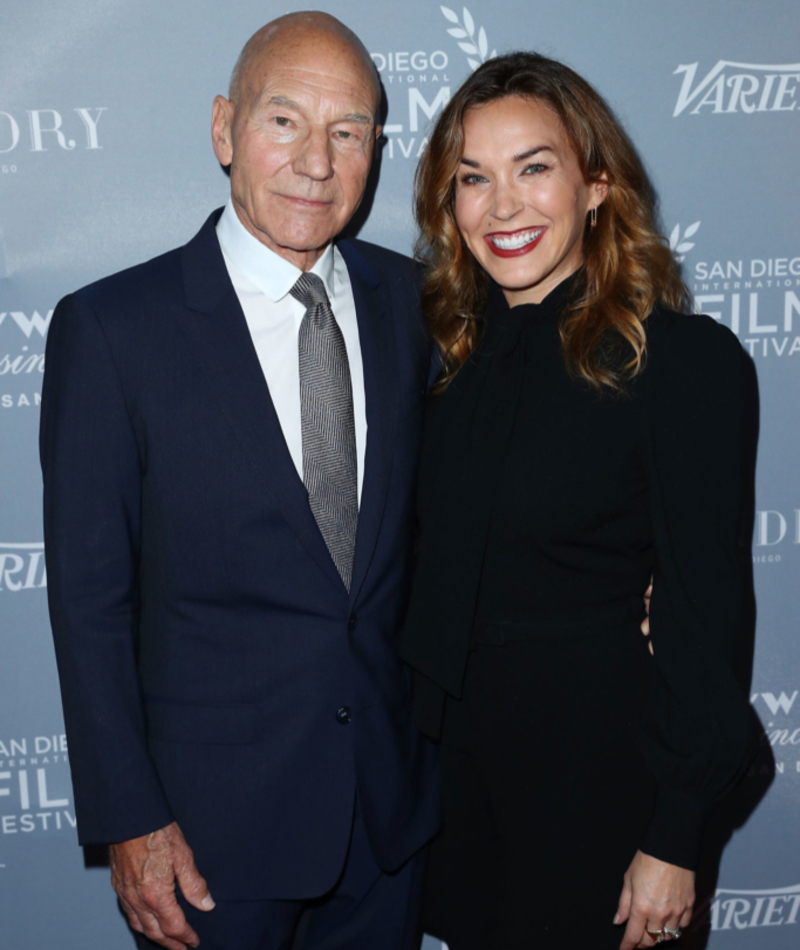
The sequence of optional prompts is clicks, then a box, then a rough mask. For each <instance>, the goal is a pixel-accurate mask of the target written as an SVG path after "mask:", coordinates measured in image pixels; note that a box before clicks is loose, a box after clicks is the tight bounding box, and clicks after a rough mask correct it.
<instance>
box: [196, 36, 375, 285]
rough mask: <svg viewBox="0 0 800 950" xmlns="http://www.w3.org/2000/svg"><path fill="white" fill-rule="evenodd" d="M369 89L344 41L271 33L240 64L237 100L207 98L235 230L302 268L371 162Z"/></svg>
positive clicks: (354, 199) (364, 69) (342, 215)
mask: <svg viewBox="0 0 800 950" xmlns="http://www.w3.org/2000/svg"><path fill="white" fill-rule="evenodd" d="M375 98H376V88H375V85H374V83H373V82H372V79H371V76H370V73H369V70H368V66H367V64H365V63H364V61H363V59H362V58H361V57H360V56H359V55H358V53H357V52H355V51H354V50H352V49H351V48H350V47H349V46H348V45H347V44H345V43H342V42H341V41H340V40H338V39H336V38H332V37H327V36H325V35H324V34H323V35H320V34H312V36H311V37H305V38H304V37H302V36H291V35H290V36H289V37H286V38H285V40H284V41H281V40H280V38H276V39H275V40H273V41H272V43H271V44H270V46H269V48H268V50H266V51H264V52H262V53H260V54H258V55H257V56H256V57H255V58H254V59H253V60H251V62H250V63H249V64H248V66H247V68H246V69H245V74H244V76H243V79H242V84H241V92H240V94H239V95H238V101H236V102H230V101H229V100H227V99H224V98H223V97H221V96H218V97H217V99H216V100H215V102H214V117H213V125H212V135H213V140H214V151H215V152H216V155H217V158H218V159H219V160H220V162H221V163H222V164H223V165H228V164H230V165H231V197H232V199H233V203H234V205H235V207H236V210H237V212H238V215H239V218H240V219H241V221H242V223H243V224H244V226H245V227H246V228H247V230H248V231H250V233H251V234H253V235H254V236H255V237H256V238H258V240H259V241H261V242H262V243H263V244H265V245H266V246H267V247H269V248H271V249H272V250H273V251H275V252H277V253H278V254H280V255H281V256H282V257H284V258H286V260H288V261H291V262H292V263H293V264H295V265H297V266H298V267H300V268H301V269H303V270H308V269H309V268H311V267H313V265H314V263H315V262H316V261H317V260H318V259H319V257H320V255H321V254H322V252H323V251H324V250H325V247H326V246H327V245H328V244H329V243H330V242H331V240H332V239H333V238H334V237H335V236H336V235H337V234H338V233H339V232H340V231H341V230H342V229H343V228H344V226H345V225H346V224H347V222H348V221H349V220H350V218H351V217H352V216H353V213H354V212H355V210H356V208H357V207H358V205H359V203H360V202H361V198H362V197H363V194H364V188H365V186H366V181H367V175H368V173H369V168H370V164H371V162H372V153H373V148H374V145H375V139H376V135H377V134H378V133H379V131H380V130H379V129H376V127H375V122H374V116H375V111H376V106H377V103H376V101H375Z"/></svg>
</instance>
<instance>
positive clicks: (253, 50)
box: [228, 10, 381, 116]
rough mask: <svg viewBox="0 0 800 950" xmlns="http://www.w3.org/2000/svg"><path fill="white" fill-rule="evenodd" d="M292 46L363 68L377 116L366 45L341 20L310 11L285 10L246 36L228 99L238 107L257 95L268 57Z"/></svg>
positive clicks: (374, 80)
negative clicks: (335, 54) (332, 56)
mask: <svg viewBox="0 0 800 950" xmlns="http://www.w3.org/2000/svg"><path fill="white" fill-rule="evenodd" d="M292 49H299V50H303V51H308V50H310V49H320V50H322V51H325V52H327V53H338V54H339V56H341V58H342V59H343V60H344V61H349V65H351V66H355V68H356V69H357V70H359V71H362V70H363V75H364V78H365V80H366V81H367V82H368V83H369V84H370V85H371V86H372V88H373V89H374V98H375V108H374V111H373V115H374V116H377V112H378V107H379V105H380V100H381V87H380V80H379V79H378V71H377V69H376V68H375V63H374V62H373V61H372V57H371V56H370V55H369V52H368V51H367V48H366V46H364V44H363V43H362V42H361V40H360V39H359V38H358V37H357V36H356V34H355V33H354V32H353V31H352V30H351V29H350V28H349V27H347V26H345V25H344V23H342V22H341V20H337V19H336V17H334V16H331V15H330V14H329V13H321V12H319V11H314V10H310V11H303V12H299V13H287V14H286V16H282V17H279V18H278V19H277V20H272V22H271V23H267V24H266V26H262V27H261V29H260V30H258V31H257V32H256V33H254V34H253V35H252V36H251V37H250V39H249V40H248V41H247V43H246V44H245V46H244V49H243V50H242V52H241V53H240V54H239V58H238V59H237V61H236V65H235V66H234V67H233V73H232V74H231V82H230V87H229V91H228V97H229V98H230V100H231V101H232V102H234V103H235V104H236V105H237V106H238V105H239V104H240V103H243V102H244V101H245V100H249V99H251V98H253V97H257V96H258V95H259V93H260V91H261V84H262V80H263V75H264V72H265V71H266V70H268V69H269V62H270V58H271V57H274V55H275V54H278V55H280V56H285V55H287V54H290V53H291V50H292Z"/></svg>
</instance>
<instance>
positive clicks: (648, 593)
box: [641, 577, 653, 655]
mask: <svg viewBox="0 0 800 950" xmlns="http://www.w3.org/2000/svg"><path fill="white" fill-rule="evenodd" d="M652 596H653V578H652V577H651V578H650V584H649V585H648V587H647V590H646V591H645V592H644V609H645V610H646V611H647V616H646V617H645V618H644V620H643V621H642V626H641V630H642V633H643V634H644V635H645V636H646V637H649V636H650V598H651V597H652ZM647 646H648V649H649V650H650V653H651V655H652V653H653V641H652V640H649V641H648V643H647Z"/></svg>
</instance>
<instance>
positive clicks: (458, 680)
mask: <svg viewBox="0 0 800 950" xmlns="http://www.w3.org/2000/svg"><path fill="white" fill-rule="evenodd" d="M573 282H574V278H570V279H568V280H567V281H565V282H564V283H562V284H561V285H560V286H559V287H557V288H556V289H555V290H554V291H553V292H552V293H551V294H550V295H549V296H548V297H547V298H545V300H544V301H542V303H540V304H538V305H537V304H525V305H521V306H517V307H514V308H511V309H509V307H508V305H507V304H506V303H505V300H504V298H503V296H502V294H501V293H500V292H499V290H498V289H497V288H494V291H493V295H492V298H491V302H490V305H489V312H488V316H487V321H486V330H485V333H484V336H483V339H482V341H481V344H480V345H479V346H478V348H477V349H476V351H475V353H473V355H472V357H471V358H470V359H469V360H468V361H467V363H466V364H465V365H464V366H463V367H462V369H461V370H460V371H459V373H458V375H457V376H456V377H455V379H454V380H453V381H452V382H451V383H450V385H449V386H448V388H447V389H446V390H445V392H444V393H443V394H442V395H439V396H434V397H433V398H432V399H431V401H430V403H429V407H428V411H427V415H426V421H425V428H424V436H423V448H422V458H421V465H420V474H419V485H418V517H419V529H420V540H419V550H418V561H417V570H416V574H415V579H414V586H413V592H412V597H411V603H410V607H409V613H408V616H407V621H406V624H405V629H404V632H403V640H402V650H401V653H402V656H403V657H404V659H406V660H407V662H408V663H409V664H410V665H411V666H412V667H413V668H414V669H415V671H417V675H416V677H415V709H416V716H417V721H418V724H419V725H420V728H422V730H423V731H424V732H426V733H428V734H429V735H431V736H433V737H434V738H438V735H439V731H440V728H441V711H442V708H443V703H444V696H445V692H446V693H449V694H450V695H452V696H454V697H456V698H458V697H460V694H461V687H462V680H463V675H464V670H465V666H466V661H467V654H468V651H469V644H470V639H471V637H472V635H473V631H474V629H475V625H476V623H478V624H489V625H492V624H495V625H496V624H508V625H514V624H526V625H533V626H534V627H539V628H540V629H541V631H542V635H548V636H574V635H576V634H578V635H585V633H586V632H587V631H594V630H596V631H597V633H603V632H608V631H609V630H610V629H612V628H613V625H614V624H618V623H619V622H620V621H621V620H622V619H623V618H630V614H631V611H634V612H635V613H640V614H641V616H643V607H642V595H643V592H644V590H645V588H646V587H647V585H648V583H649V580H650V576H651V574H654V575H655V583H654V593H653V597H652V602H651V607H650V616H651V628H652V640H653V645H654V648H655V655H654V657H653V667H652V681H651V684H650V686H649V691H648V695H649V697H650V702H649V709H648V713H647V717H646V722H644V723H643V727H642V754H643V757H644V760H645V762H646V764H647V766H648V767H649V768H650V770H651V771H652V772H653V774H654V775H655V777H656V780H657V783H658V797H657V803H656V807H655V812H654V815H653V818H652V821H651V824H650V826H649V829H648V832H647V834H646V836H645V840H644V841H643V842H642V844H641V848H642V850H643V851H645V852H646V853H648V854H651V855H654V856H655V857H658V858H661V859H662V860H665V861H669V862H670V863H673V864H678V865H680V866H683V867H694V866H695V864H696V861H697V856H698V851H699V844H700V839H701V835H702V828H703V824H704V821H705V818H706V816H707V814H708V812H709V809H710V807H711V805H712V803H713V802H714V800H715V799H717V798H719V796H720V795H721V794H722V793H723V792H724V791H725V790H726V788H727V787H728V786H729V785H730V784H731V783H732V782H733V781H734V780H735V779H736V778H737V777H738V775H739V774H740V773H741V771H742V769H743V767H744V766H745V765H746V763H747V762H748V761H749V758H750V755H751V752H752V749H753V744H754V730H753V725H752V718H751V716H750V711H749V708H748V703H747V699H746V696H745V694H744V691H743V689H742V686H741V685H740V683H739V681H738V680H737V676H736V675H735V673H734V655H735V652H736V643H737V639H738V636H739V633H740V614H741V582H740V561H739V557H740V554H739V549H738V543H737V542H738V531H739V516H740V483H741V458H742V421H743V402H744V394H743V359H744V355H743V351H742V349H741V347H740V345H739V343H738V341H737V339H736V337H735V336H734V335H733V334H732V333H731V332H730V331H729V330H727V329H726V328H724V327H723V326H721V325H719V324H717V323H716V322H715V321H714V320H712V319H711V318H710V317H706V316H689V315H684V314H679V313H675V312H672V311H669V310H666V309H662V308H659V309H657V310H655V311H654V312H653V313H652V314H651V315H650V316H649V317H648V319H647V320H646V322H645V328H646V333H647V350H648V353H647V362H646V367H645V370H644V371H643V373H641V374H640V375H639V376H638V377H636V379H634V380H633V381H632V382H631V383H629V384H628V386H627V389H626V392H625V393H624V394H623V395H615V394H613V393H610V392H608V391H606V392H604V393H600V394H598V393H597V392H596V391H594V390H593V389H592V388H591V387H590V386H589V385H588V384H587V383H585V382H583V381H581V380H577V379H575V378H574V376H573V375H571V374H570V373H569V372H568V370H567V367H566V365H565V361H564V357H563V355H562V351H561V344H560V337H559V332H558V326H559V317H560V315H561V312H562V309H563V306H564V303H565V300H566V298H567V297H568V294H569V292H570V290H571V288H572V287H573ZM571 701H573V702H575V701H577V702H580V697H571ZM586 714H587V716H590V715H591V710H587V711H586ZM542 725H543V728H547V726H548V724H546V723H543V724H542ZM587 794H590V790H587Z"/></svg>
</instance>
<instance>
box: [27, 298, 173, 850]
mask: <svg viewBox="0 0 800 950" xmlns="http://www.w3.org/2000/svg"><path fill="white" fill-rule="evenodd" d="M46 364H47V368H46V372H45V378H44V392H43V395H42V416H41V429H40V453H41V461H42V472H43V476H44V533H45V556H46V564H47V576H48V600H49V605H50V620H51V624H52V628H53V637H54V640H55V647H56V659H57V661H58V671H59V677H60V680H61V695H62V701H63V705H64V720H65V724H66V731H67V739H68V742H69V754H70V766H71V770H72V781H73V787H74V791H75V808H76V814H77V819H78V834H79V837H80V841H81V843H82V844H86V843H88V842H113V841H123V840H126V839H128V838H133V837H138V836H139V835H142V834H147V833H149V832H151V831H154V830H156V829H158V828H161V827H163V826H165V825H167V824H169V823H170V822H171V821H172V820H173V818H172V814H171V812H170V809H169V806H168V804H167V801H166V798H165V796H164V792H163V790H162V788H161V784H160V782H159V779H158V776H157V774H156V770H155V765H154V763H153V761H152V759H151V758H150V755H149V752H148V749H147V740H146V727H145V713H144V706H143V702H142V697H141V689H140V685H139V677H138V673H137V661H136V652H135V643H136V618H137V577H136V575H137V564H138V552H139V548H140V508H141V480H142V472H141V463H140V459H139V452H138V448H137V443H136V439H135V436H134V432H133V427H132V424H131V420H130V417H129V415H128V410H127V407H126V403H125V399H124V397H123V392H122V387H121V384H120V381H119V378H118V375H117V372H116V368H115V365H114V360H113V357H112V353H111V350H110V348H109V345H108V342H107V340H106V337H105V335H104V332H103V329H102V327H101V325H100V323H99V321H98V319H97V318H96V316H95V314H94V313H93V312H92V310H91V309H90V308H89V307H87V306H86V305H85V304H81V303H79V302H78V300H77V299H76V298H75V297H67V298H65V299H64V300H62V301H61V303H59V305H58V307H57V308H56V311H55V314H54V315H53V320H52V322H51V325H50V331H49V333H48V340H47V350H46Z"/></svg>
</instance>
